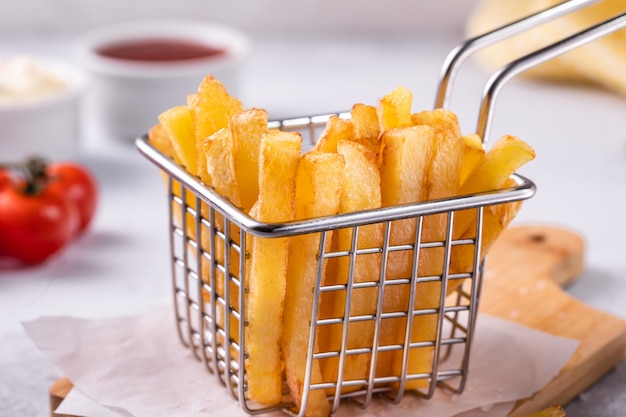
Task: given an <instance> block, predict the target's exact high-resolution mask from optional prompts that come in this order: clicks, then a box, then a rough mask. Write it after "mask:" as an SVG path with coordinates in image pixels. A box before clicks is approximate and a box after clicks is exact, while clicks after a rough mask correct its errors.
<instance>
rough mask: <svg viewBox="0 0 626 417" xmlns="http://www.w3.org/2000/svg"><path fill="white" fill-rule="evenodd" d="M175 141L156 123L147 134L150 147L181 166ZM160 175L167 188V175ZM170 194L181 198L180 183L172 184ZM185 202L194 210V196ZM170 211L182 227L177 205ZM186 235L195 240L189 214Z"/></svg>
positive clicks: (180, 211) (179, 209) (188, 197)
mask: <svg viewBox="0 0 626 417" xmlns="http://www.w3.org/2000/svg"><path fill="white" fill-rule="evenodd" d="M175 141H176V139H173V138H172V137H171V135H170V134H169V133H168V130H167V129H166V128H165V126H164V125H163V124H161V123H157V124H156V125H154V126H153V127H152V128H151V129H150V130H149V132H148V142H149V143H150V144H151V145H152V146H154V147H155V148H156V149H158V150H159V152H161V153H162V154H163V155H166V156H168V157H170V158H172V160H173V161H174V162H176V163H177V164H179V165H182V164H183V162H182V161H181V159H180V157H179V153H178V152H177V151H176V149H175ZM160 174H161V179H162V180H163V184H165V185H166V186H167V182H168V177H167V174H166V173H165V172H163V171H161V172H160ZM172 194H174V195H175V196H177V197H181V194H182V192H181V187H180V183H179V182H178V181H173V182H172ZM186 200H187V205H188V206H189V207H191V208H194V209H195V204H196V201H195V198H194V196H193V195H192V194H191V193H187V195H186ZM172 210H173V212H174V213H173V214H174V218H175V219H176V221H177V222H178V225H179V226H180V227H182V215H183V213H182V209H181V206H180V205H179V204H176V203H174V202H172ZM187 235H188V236H190V237H191V238H192V239H195V238H196V230H195V227H193V216H192V215H191V214H190V213H187Z"/></svg>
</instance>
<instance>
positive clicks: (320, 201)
mask: <svg viewBox="0 0 626 417" xmlns="http://www.w3.org/2000/svg"><path fill="white" fill-rule="evenodd" d="M343 167H344V158H343V156H341V155H338V154H334V153H322V152H308V153H306V154H304V155H303V156H302V158H301V159H300V164H299V167H298V176H297V180H296V207H295V210H296V211H295V218H296V220H303V219H310V218H314V217H320V216H330V215H334V214H337V212H338V211H339V198H340V196H341V178H342V172H343ZM331 236H332V233H329V234H328V235H327V240H326V249H325V251H328V249H329V247H330V243H331ZM320 238H321V236H320V234H319V233H315V234H306V235H298V236H294V237H292V238H291V241H290V242H289V262H288V267H287V291H286V295H285V308H284V313H283V326H284V327H283V338H282V340H283V343H282V347H283V356H284V358H285V375H286V378H287V385H288V386H289V390H290V392H291V396H292V398H293V400H294V401H295V403H296V406H298V407H301V406H302V403H301V399H302V394H303V386H304V377H305V366H306V357H307V351H308V345H309V334H310V326H311V312H312V308H313V297H312V294H313V290H314V288H315V281H316V274H317V265H318V259H317V256H318V251H319V246H320ZM326 263H327V262H324V267H325V265H326ZM322 283H324V277H322ZM316 346H317V342H316ZM316 351H317V349H316ZM309 360H310V359H309ZM311 371H312V374H311V384H317V383H321V382H323V380H322V374H321V370H320V364H319V362H318V361H315V362H313V367H312V369H311ZM329 414H330V404H329V403H328V399H327V398H326V393H325V392H324V391H323V390H311V391H310V394H309V397H308V403H307V408H306V416H308V417H326V416H328V415H329Z"/></svg>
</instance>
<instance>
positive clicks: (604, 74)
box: [465, 0, 626, 94]
mask: <svg viewBox="0 0 626 417" xmlns="http://www.w3.org/2000/svg"><path fill="white" fill-rule="evenodd" d="M561 2H562V0H526V1H502V0H480V1H479V2H478V3H477V4H476V6H475V8H474V10H473V12H472V14H471V15H470V17H469V19H468V21H467V23H466V28H465V30H466V35H467V36H476V35H480V34H483V33H486V32H488V31H490V30H492V29H495V28H498V27H500V26H503V25H505V24H507V23H510V22H513V21H515V20H517V19H520V18H523V17H525V16H528V15H531V14H533V13H536V12H538V11H541V10H544V9H547V8H549V7H552V6H555V5H557V4H558V3H561ZM625 11H626V1H624V0H603V1H600V2H598V3H597V4H593V5H591V6H588V7H584V8H582V9H580V10H578V11H575V12H572V13H569V14H567V15H566V16H563V17H559V18H557V19H554V20H552V21H550V22H548V23H545V24H543V25H540V26H538V27H536V28H533V29H530V30H527V31H525V32H523V33H522V34H520V35H516V36H513V37H511V38H509V39H506V40H504V41H502V42H499V43H498V44H497V45H494V46H491V47H489V48H486V49H484V50H483V51H480V52H479V53H477V57H478V60H479V61H480V63H481V64H482V65H483V66H484V67H485V68H487V69H488V70H490V71H493V70H495V69H497V68H499V67H501V66H503V65H505V64H506V63H508V62H510V61H511V60H514V59H517V58H519V57H522V56H524V55H526V54H528V53H530V52H533V51H535V50H537V49H539V48H542V47H545V46H547V45H549V44H551V43H553V42H556V41H558V40H560V39H563V38H565V37H567V36H570V35H573V34H575V33H577V32H579V31H581V30H584V29H586V28H588V27H590V26H592V25H595V24H597V23H600V22H602V21H604V20H606V19H610V18H612V17H615V16H617V15H618V14H620V13H623V12H625ZM625 48H626V31H624V30H620V31H617V32H615V33H613V34H611V35H608V36H605V37H604V38H601V39H599V40H596V41H594V42H591V43H589V44H587V45H585V46H582V47H580V48H577V49H575V50H573V51H571V52H568V53H565V54H563V55H561V56H559V57H557V58H554V59H552V60H550V61H548V62H546V63H544V64H541V65H539V66H537V67H535V68H532V69H530V70H528V71H527V72H526V74H527V75H530V76H533V77H537V78H542V79H548V80H551V81H563V82H578V83H593V84H595V85H599V86H602V87H604V88H607V89H609V90H613V91H616V92H618V93H620V94H626V77H624V74H625V73H626V53H625V51H626V49H625Z"/></svg>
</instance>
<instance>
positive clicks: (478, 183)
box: [452, 135, 535, 272]
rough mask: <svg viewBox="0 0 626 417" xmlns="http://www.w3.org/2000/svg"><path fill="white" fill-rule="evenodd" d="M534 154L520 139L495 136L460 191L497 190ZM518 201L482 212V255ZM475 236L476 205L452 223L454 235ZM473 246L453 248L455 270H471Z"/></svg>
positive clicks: (515, 210) (515, 209)
mask: <svg viewBox="0 0 626 417" xmlns="http://www.w3.org/2000/svg"><path fill="white" fill-rule="evenodd" d="M534 158H535V151H534V149H533V148H532V147H531V146H530V145H529V144H528V143H526V142H524V141H523V140H521V139H519V138H517V137H515V136H512V135H504V136H502V137H501V138H500V139H498V140H497V141H496V142H495V143H494V144H493V146H492V147H491V149H489V151H488V152H487V153H486V154H485V156H484V158H483V159H482V161H481V162H480V163H479V164H478V165H477V166H476V168H475V169H474V171H473V172H472V173H471V174H470V176H469V177H468V178H467V180H466V181H465V183H464V184H463V187H462V188H461V191H460V194H461V195H467V194H472V193H479V192H484V191H492V190H499V189H502V188H505V187H507V186H511V185H513V183H512V182H511V181H512V180H511V179H510V177H511V175H512V174H513V173H515V171H517V170H518V169H519V168H520V167H522V166H523V165H524V164H526V163H527V162H529V161H532V160H533V159H534ZM520 206H521V203H509V204H503V205H497V206H492V207H486V208H485V209H484V212H483V223H484V224H483V229H482V230H483V242H482V245H483V250H482V256H484V255H485V254H486V253H487V252H488V249H489V247H490V246H491V245H492V244H493V242H495V240H496V239H497V237H498V236H499V235H500V233H501V232H502V230H504V228H505V227H506V226H508V224H509V223H510V222H511V220H513V218H514V217H515V215H516V214H517V212H518V210H519V208H520ZM475 236H476V209H471V210H464V211H461V212H458V213H457V215H456V218H455V223H454V238H455V239H461V238H473V237H475ZM473 256H474V254H473V246H471V245H470V246H468V245H462V246H457V247H455V250H454V251H453V252H452V264H453V269H454V272H471V271H472V265H473Z"/></svg>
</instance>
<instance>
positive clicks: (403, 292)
mask: <svg viewBox="0 0 626 417" xmlns="http://www.w3.org/2000/svg"><path fill="white" fill-rule="evenodd" d="M434 139H435V132H434V129H432V128H431V127H430V126H427V125H421V126H410V127H402V128H395V129H391V130H388V131H386V132H385V133H384V134H383V136H382V149H383V154H382V163H381V167H380V173H381V175H380V180H381V190H382V191H381V192H382V194H381V197H382V205H383V206H394V205H398V204H406V203H415V202H419V201H424V200H426V196H427V192H428V181H427V176H428V171H429V170H430V161H431V159H432V153H433V151H434V145H435V143H434ZM416 227H417V219H406V220H396V221H394V222H392V223H391V231H390V238H389V240H390V245H392V246H396V245H412V244H413V242H414V241H415V232H416ZM412 267H413V251H412V250H411V251H409V250H403V251H394V252H390V253H389V254H388V258H387V277H386V279H387V280H394V279H401V278H407V277H410V276H411V269H412ZM408 303H409V291H408V289H407V288H406V286H404V285H390V286H388V287H387V288H386V289H385V298H384V300H383V310H384V311H385V312H398V311H407V309H408ZM406 324H407V323H406V318H394V319H387V321H385V322H383V323H381V328H380V346H386V345H393V344H400V343H403V342H404V329H405V328H406ZM400 355H402V352H401V351H391V352H381V353H380V354H379V356H378V362H377V367H376V376H377V377H384V376H393V375H399V374H400V371H401V369H399V368H397V366H399V364H401V363H402V361H401V357H400V358H395V357H396V356H400ZM394 358H395V361H394ZM392 363H395V366H396V368H397V369H392Z"/></svg>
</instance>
